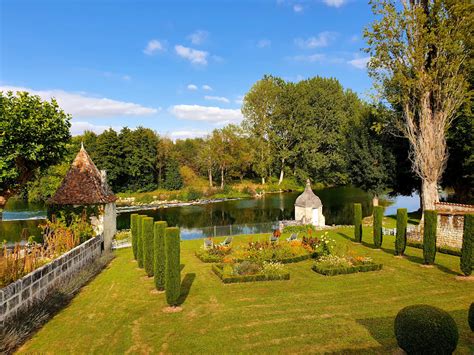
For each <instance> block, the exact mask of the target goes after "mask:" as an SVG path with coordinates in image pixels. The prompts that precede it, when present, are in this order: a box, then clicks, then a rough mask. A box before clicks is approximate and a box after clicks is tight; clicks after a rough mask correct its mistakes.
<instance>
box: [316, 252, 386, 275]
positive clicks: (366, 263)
mask: <svg viewBox="0 0 474 355" xmlns="http://www.w3.org/2000/svg"><path fill="white" fill-rule="evenodd" d="M312 269H313V270H314V271H316V272H317V273H319V274H322V275H326V276H335V275H341V274H353V273H356V272H367V271H377V270H381V269H382V264H376V263H374V262H373V261H372V259H371V258H368V257H360V256H358V257H340V256H335V255H327V256H323V257H321V258H320V259H318V261H317V262H316V263H315V264H314V265H313V267H312Z"/></svg>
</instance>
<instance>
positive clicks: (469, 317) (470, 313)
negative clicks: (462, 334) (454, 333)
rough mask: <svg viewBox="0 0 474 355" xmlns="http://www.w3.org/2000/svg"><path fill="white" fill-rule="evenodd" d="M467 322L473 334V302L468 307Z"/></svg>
mask: <svg viewBox="0 0 474 355" xmlns="http://www.w3.org/2000/svg"><path fill="white" fill-rule="evenodd" d="M467 321H468V323H469V328H471V330H472V331H473V332H474V302H473V303H471V305H470V306H469V312H468V315H467Z"/></svg>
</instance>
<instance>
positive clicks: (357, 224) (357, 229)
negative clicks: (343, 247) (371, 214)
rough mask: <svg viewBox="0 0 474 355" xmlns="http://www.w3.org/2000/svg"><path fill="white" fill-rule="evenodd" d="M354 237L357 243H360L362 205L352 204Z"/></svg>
mask: <svg viewBox="0 0 474 355" xmlns="http://www.w3.org/2000/svg"><path fill="white" fill-rule="evenodd" d="M354 237H355V241H356V242H357V243H361V242H362V205H361V204H360V203H354Z"/></svg>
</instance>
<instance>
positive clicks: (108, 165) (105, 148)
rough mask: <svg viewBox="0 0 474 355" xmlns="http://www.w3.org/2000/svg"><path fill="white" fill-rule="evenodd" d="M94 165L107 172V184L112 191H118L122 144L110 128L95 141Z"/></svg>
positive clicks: (120, 181) (120, 178)
mask: <svg viewBox="0 0 474 355" xmlns="http://www.w3.org/2000/svg"><path fill="white" fill-rule="evenodd" d="M95 143H96V146H95V154H94V155H95V159H94V163H95V164H96V165H97V167H98V168H99V169H100V170H105V171H107V182H108V184H109V186H110V187H111V188H112V190H113V191H120V190H121V185H122V184H123V166H122V144H121V142H120V139H119V136H118V134H117V132H116V131H114V130H113V129H112V128H109V129H108V130H105V131H104V132H102V133H101V134H100V135H99V136H98V137H97V140H96V142H95Z"/></svg>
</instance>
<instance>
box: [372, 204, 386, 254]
mask: <svg viewBox="0 0 474 355" xmlns="http://www.w3.org/2000/svg"><path fill="white" fill-rule="evenodd" d="M383 212H384V208H383V207H382V206H375V207H374V245H375V246H376V247H377V248H380V247H382V222H383Z"/></svg>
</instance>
